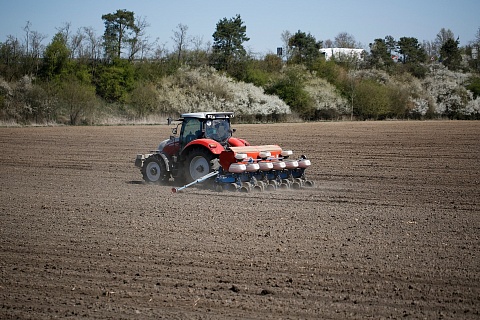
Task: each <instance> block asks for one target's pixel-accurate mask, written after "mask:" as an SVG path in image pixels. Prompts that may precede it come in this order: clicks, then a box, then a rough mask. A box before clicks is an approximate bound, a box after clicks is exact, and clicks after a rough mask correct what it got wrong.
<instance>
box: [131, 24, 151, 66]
mask: <svg viewBox="0 0 480 320" xmlns="http://www.w3.org/2000/svg"><path fill="white" fill-rule="evenodd" d="M149 26H150V24H149V23H148V22H147V20H146V18H145V17H138V18H136V19H135V28H134V30H133V33H134V34H133V37H132V39H130V41H129V42H128V44H129V48H128V50H129V53H128V60H130V61H132V60H134V59H135V56H136V55H137V54H138V53H140V57H139V58H140V59H143V54H144V53H145V51H147V48H148V47H149V46H148V38H147V37H145V31H146V29H147V28H148V27H149Z"/></svg>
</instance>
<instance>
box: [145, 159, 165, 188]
mask: <svg viewBox="0 0 480 320" xmlns="http://www.w3.org/2000/svg"><path fill="white" fill-rule="evenodd" d="M142 175H143V180H145V181H146V182H150V183H165V182H166V181H168V174H167V169H166V166H165V162H164V161H163V159H161V158H160V157H159V156H158V155H151V156H150V157H148V158H147V159H145V161H144V162H143V166H142Z"/></svg>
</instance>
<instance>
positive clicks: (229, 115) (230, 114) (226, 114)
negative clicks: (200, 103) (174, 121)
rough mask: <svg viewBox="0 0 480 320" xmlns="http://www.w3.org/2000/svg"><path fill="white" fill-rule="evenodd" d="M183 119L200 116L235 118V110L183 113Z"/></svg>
mask: <svg viewBox="0 0 480 320" xmlns="http://www.w3.org/2000/svg"><path fill="white" fill-rule="evenodd" d="M180 118H181V119H185V118H198V119H229V118H233V112H216V111H212V112H193V113H183V114H182V115H181V116H180Z"/></svg>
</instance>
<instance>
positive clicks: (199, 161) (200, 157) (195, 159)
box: [184, 148, 214, 183]
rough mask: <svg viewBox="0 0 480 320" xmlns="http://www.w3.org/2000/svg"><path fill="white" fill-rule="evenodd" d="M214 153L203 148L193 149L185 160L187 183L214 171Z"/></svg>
mask: <svg viewBox="0 0 480 320" xmlns="http://www.w3.org/2000/svg"><path fill="white" fill-rule="evenodd" d="M213 159H214V154H213V153H211V152H209V151H207V150H205V149H201V148H195V149H192V150H191V151H190V152H189V153H188V154H187V157H186V160H185V167H184V170H185V179H186V182H187V183H190V182H193V181H195V180H197V179H200V178H201V177H203V176H204V175H206V174H209V173H210V172H212V171H213V162H212V160H213Z"/></svg>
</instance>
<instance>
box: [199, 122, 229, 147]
mask: <svg viewBox="0 0 480 320" xmlns="http://www.w3.org/2000/svg"><path fill="white" fill-rule="evenodd" d="M230 136H231V131H230V123H229V122H228V121H227V120H225V119H215V120H208V121H207V122H206V123H205V137H207V138H210V139H213V140H215V141H219V142H222V141H225V140H227V139H228V138H230Z"/></svg>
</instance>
